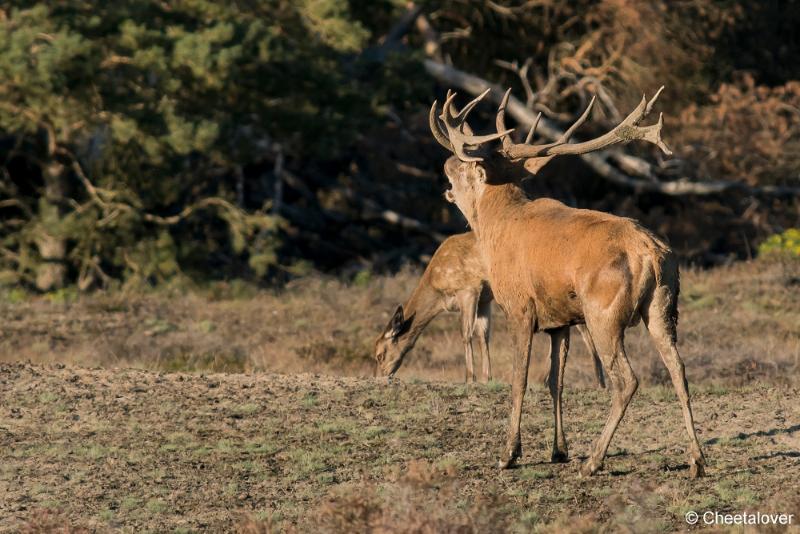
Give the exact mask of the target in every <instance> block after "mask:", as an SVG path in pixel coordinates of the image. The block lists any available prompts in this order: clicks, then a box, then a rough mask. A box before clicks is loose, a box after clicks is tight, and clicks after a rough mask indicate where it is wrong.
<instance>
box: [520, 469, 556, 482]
mask: <svg viewBox="0 0 800 534" xmlns="http://www.w3.org/2000/svg"><path fill="white" fill-rule="evenodd" d="M553 476H554V475H553V473H552V472H551V471H546V470H544V469H534V468H531V467H527V468H524V469H521V470H520V473H519V479H520V480H547V479H549V478H553Z"/></svg>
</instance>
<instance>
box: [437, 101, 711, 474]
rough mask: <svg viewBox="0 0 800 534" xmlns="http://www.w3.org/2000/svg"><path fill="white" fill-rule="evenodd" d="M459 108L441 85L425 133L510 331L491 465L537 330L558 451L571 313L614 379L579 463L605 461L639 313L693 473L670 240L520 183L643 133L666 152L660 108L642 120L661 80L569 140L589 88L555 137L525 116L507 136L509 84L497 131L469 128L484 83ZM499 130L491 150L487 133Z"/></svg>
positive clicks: (631, 383) (514, 433)
mask: <svg viewBox="0 0 800 534" xmlns="http://www.w3.org/2000/svg"><path fill="white" fill-rule="evenodd" d="M488 92H489V90H487V91H486V92H484V93H483V94H482V95H480V96H478V97H477V98H476V99H474V100H473V101H471V102H470V103H469V104H467V106H465V107H464V109H463V110H461V111H458V110H456V109H455V108H454V105H453V99H454V97H455V94H454V93H453V94H448V97H447V99H446V101H445V103H444V105H443V107H442V110H441V113H438V108H437V103H436V102H434V103H433V106H432V107H431V111H430V115H429V120H430V127H431V131H432V133H433V136H434V137H435V138H436V140H437V141H438V142H439V143H440V144H441V145H442V146H444V147H445V148H446V149H448V150H449V151H451V152H453V154H454V155H453V156H451V157H450V158H448V160H447V162H446V163H445V165H444V171H445V174H446V175H447V178H448V181H449V182H450V185H451V188H450V189H449V190H448V191H447V192H446V194H445V196H446V198H447V199H448V200H449V201H450V202H453V203H455V204H456V206H458V208H459V210H460V211H461V212H462V213H463V215H464V216H465V217H466V219H467V221H468V222H469V225H470V227H471V228H472V230H473V231H474V232H475V234H476V236H477V240H478V248H479V250H480V252H481V255H482V257H483V259H484V263H485V265H486V268H487V274H488V280H489V284H490V285H491V287H492V292H493V294H494V298H495V299H496V300H497V302H498V304H499V305H500V306H501V307H502V308H503V310H504V311H505V313H506V315H507V316H508V320H509V323H510V327H511V329H512V331H513V333H514V337H515V341H516V349H515V355H514V362H513V367H514V370H513V380H512V409H511V417H510V423H509V426H508V433H507V437H506V446H505V449H504V451H503V455H502V456H501V459H500V462H499V464H500V467H501V468H507V467H509V466H511V465H512V464H513V463H514V462H515V461H516V460H517V459H518V458H519V457H520V456H521V454H522V446H521V439H520V420H521V417H522V401H523V397H524V395H525V389H526V386H527V377H528V365H529V363H530V352H531V337H532V335H533V334H534V333H535V332H536V331H539V330H544V331H545V332H548V333H549V334H550V337H551V354H550V358H551V362H552V367H553V370H551V373H550V392H551V394H552V396H553V411H554V416H555V420H556V434H555V439H554V444H553V455H552V459H553V461H563V460H565V459H566V458H567V443H566V439H565V438H564V435H563V430H562V428H561V389H562V377H563V371H564V363H565V360H566V355H567V349H568V346H567V345H568V341H567V339H568V337H567V336H568V331H569V327H570V325H574V324H582V323H585V324H586V326H587V328H588V330H589V333H590V335H591V338H592V340H593V341H594V344H595V346H596V347H597V351H598V353H599V354H600V358H601V360H602V362H603V368H604V370H605V372H606V373H607V375H608V377H609V379H610V381H611V388H610V389H611V396H612V403H611V412H610V414H609V416H608V419H607V420H606V423H605V427H604V428H603V431H602V433H601V434H600V437H599V438H598V440H597V441H596V443H595V444H594V447H593V451H592V453H591V455H590V456H589V458H588V459H587V460H586V461H585V462H584V463H583V465H582V466H581V474H582V475H591V474H594V473H595V472H597V471H598V470H599V469H600V468H601V467H602V466H603V459H604V458H605V455H606V452H607V450H608V446H609V444H610V442H611V439H612V437H613V435H614V432H615V431H616V429H617V426H618V425H619V422H620V420H621V419H622V417H623V415H624V414H625V410H626V408H627V407H628V404H629V403H630V400H631V398H632V397H633V394H634V393H635V392H636V389H637V386H638V380H637V378H636V375H635V374H634V372H633V369H632V368H631V365H630V363H629V362H628V357H627V355H626V354H625V346H624V337H625V329H626V328H627V327H629V326H631V325H634V324H636V323H638V321H639V319H642V320H643V321H644V324H645V326H646V327H647V329H648V332H649V333H650V337H651V338H652V340H653V342H654V344H655V346H656V348H657V349H658V352H659V354H660V355H661V358H662V360H663V361H664V363H665V364H666V367H667V369H668V370H669V373H670V377H671V378H672V383H673V385H674V387H675V391H676V393H677V396H678V399H679V401H680V403H681V408H682V410H683V417H684V422H685V425H686V431H687V432H688V434H689V438H690V439H689V449H690V475H691V476H692V477H697V476H701V475H702V474H703V472H704V466H705V458H704V456H703V452H702V450H701V448H700V443H699V442H698V440H697V435H696V433H695V429H694V421H693V417H692V408H691V404H690V401H689V392H688V385H687V382H686V375H685V372H684V365H683V362H682V361H681V358H680V356H679V354H678V349H677V347H676V339H677V321H678V291H679V274H678V261H677V258H676V256H675V254H674V253H673V252H672V251H671V250H670V248H669V247H668V246H667V245H666V244H665V243H664V242H662V241H661V240H659V239H658V238H657V237H655V236H654V235H653V234H652V233H650V232H649V231H647V230H646V229H644V228H643V227H641V226H640V225H639V224H638V223H637V222H636V221H634V220H632V219H627V218H623V217H618V216H615V215H611V214H607V213H602V212H598V211H592V210H585V209H575V208H571V207H568V206H565V205H564V204H562V203H561V202H558V201H556V200H553V199H547V198H542V199H537V200H530V199H528V198H527V197H526V195H525V193H524V191H523V190H522V188H521V186H520V180H521V178H522V177H523V176H525V171H527V172H528V173H531V174H536V172H537V171H538V170H539V169H541V168H542V167H543V166H544V165H545V164H546V163H547V162H548V161H550V160H551V159H553V158H554V157H557V156H560V155H567V154H586V153H589V152H593V151H596V150H600V149H603V148H606V147H608V146H611V145H615V144H618V143H626V142H629V141H633V140H642V141H646V142H649V143H653V144H655V145H656V146H658V147H659V148H660V149H661V150H662V151H664V153H666V154H671V152H670V151H669V149H668V148H667V146H666V145H665V144H664V143H663V141H662V140H661V128H662V124H663V117H659V119H658V122H657V123H656V124H654V125H651V126H639V123H640V122H641V121H642V119H644V117H645V116H646V115H647V114H648V113H649V112H650V110H651V108H652V107H653V104H654V103H655V100H656V99H657V98H658V95H659V94H660V92H661V90H659V92H658V93H656V95H655V96H654V97H653V98H652V99H651V100H650V101H649V102H647V101H646V99H645V98H642V101H641V103H640V104H639V105H638V106H637V107H636V109H635V110H634V111H633V112H631V113H630V115H628V116H627V117H626V118H625V119H624V120H623V121H622V122H621V123H620V124H618V125H617V126H616V127H615V128H613V129H612V130H611V131H609V132H607V133H606V134H604V135H601V136H600V137H597V138H595V139H592V140H590V141H586V142H582V143H574V144H571V143H569V139H570V137H571V136H572V134H573V133H574V132H575V130H576V129H577V128H578V127H579V126H580V125H581V124H583V122H585V121H586V119H587V118H588V116H589V113H590V111H591V108H592V105H593V104H594V99H592V101H591V102H590V104H589V107H588V108H587V110H586V111H585V112H584V113H583V115H581V117H580V118H578V120H577V121H576V122H575V123H574V124H573V125H572V126H571V127H570V128H569V129H568V130H567V131H566V132H565V133H564V135H563V136H562V137H561V138H560V139H558V140H556V141H555V142H553V143H548V144H543V145H533V144H530V142H531V139H532V138H533V134H534V132H535V129H536V123H534V125H533V127H532V128H531V130H530V132H529V133H528V136H527V138H526V140H525V142H524V143H514V142H513V141H512V140H511V138H510V137H509V134H510V133H511V132H512V131H513V130H507V129H506V127H505V108H506V105H507V103H508V96H509V92H510V91H509V92H506V94H505V96H504V98H503V100H502V102H501V104H500V108H499V110H498V113H497V116H496V127H497V132H496V133H494V134H490V135H482V136H478V135H474V134H473V131H472V129H471V128H470V127H469V125H468V124H467V122H466V118H467V114H468V113H469V112H470V110H472V109H473V108H474V107H475V106H476V105H477V104H478V102H479V101H480V100H481V99H482V98H483V97H485V96H486V94H488ZM495 140H500V141H501V143H500V146H499V147H498V148H497V149H495V150H492V149H491V148H490V146H489V143H490V142H492V141H495Z"/></svg>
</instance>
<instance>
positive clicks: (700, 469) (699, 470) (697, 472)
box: [689, 460, 706, 478]
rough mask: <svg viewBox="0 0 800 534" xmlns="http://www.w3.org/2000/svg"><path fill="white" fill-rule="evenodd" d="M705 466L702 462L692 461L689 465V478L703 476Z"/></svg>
mask: <svg viewBox="0 0 800 534" xmlns="http://www.w3.org/2000/svg"><path fill="white" fill-rule="evenodd" d="M705 474H706V466H705V465H703V463H702V462H698V461H697V460H692V461H691V463H690V464H689V478H700V477H702V476H705Z"/></svg>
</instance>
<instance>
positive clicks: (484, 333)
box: [475, 289, 492, 382]
mask: <svg viewBox="0 0 800 534" xmlns="http://www.w3.org/2000/svg"><path fill="white" fill-rule="evenodd" d="M491 329H492V297H491V293H490V292H488V291H487V290H485V289H484V291H482V292H481V296H480V299H479V300H478V315H477V317H476V318H475V335H476V336H477V337H478V349H479V350H480V352H481V361H482V362H483V377H482V379H483V381H484V382H489V381H490V380H491V379H492V361H491V358H490V357H489V337H490V335H491Z"/></svg>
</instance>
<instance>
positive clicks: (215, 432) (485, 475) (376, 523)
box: [0, 364, 800, 532]
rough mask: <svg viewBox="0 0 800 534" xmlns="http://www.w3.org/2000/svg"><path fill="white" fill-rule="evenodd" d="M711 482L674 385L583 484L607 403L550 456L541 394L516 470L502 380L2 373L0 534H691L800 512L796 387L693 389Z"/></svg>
mask: <svg viewBox="0 0 800 534" xmlns="http://www.w3.org/2000/svg"><path fill="white" fill-rule="evenodd" d="M693 392H694V395H693V398H694V407H695V414H696V417H697V426H698V430H699V433H700V437H701V441H702V442H703V443H704V447H705V453H706V456H707V458H708V461H709V467H708V476H707V477H705V478H703V479H700V480H689V479H688V470H687V466H686V456H685V453H684V446H685V445H686V441H687V440H686V435H685V430H684V428H683V422H682V418H681V415H680V410H679V407H678V404H677V401H676V399H675V397H674V395H673V394H672V392H671V390H670V389H668V388H665V387H662V386H647V387H644V388H642V389H640V391H639V393H638V394H637V395H636V396H635V398H634V401H633V403H632V405H631V407H630V408H629V410H628V413H627V414H626V417H625V419H624V420H623V423H622V425H621V427H620V429H619V431H618V433H617V436H616V437H615V439H614V441H613V442H612V447H611V450H610V455H609V458H608V459H607V461H606V466H605V470H604V471H602V472H601V473H600V474H598V475H597V476H594V477H591V478H588V479H586V478H581V477H580V476H579V474H578V467H579V464H580V462H579V459H580V458H581V457H584V456H585V455H586V454H587V453H588V451H589V447H590V444H591V443H592V441H593V440H594V439H595V438H596V437H597V435H598V433H599V431H600V428H601V427H602V424H603V422H604V419H605V416H606V414H607V410H608V408H609V398H608V395H607V392H605V391H603V390H599V389H593V388H575V387H572V386H570V385H569V384H568V385H567V391H566V393H565V401H566V405H565V412H566V432H567V437H568V440H569V444H570V452H571V455H572V460H571V461H570V462H569V463H566V464H551V463H549V457H550V447H551V440H552V422H551V404H550V399H549V395H548V393H547V392H546V391H545V390H544V389H543V388H540V387H538V386H534V387H533V388H532V390H531V391H530V392H529V393H528V397H527V398H526V405H525V417H524V419H523V440H524V442H523V448H524V457H523V460H522V462H521V465H520V467H518V468H516V469H512V470H508V471H499V470H497V469H496V468H495V467H494V465H495V462H496V460H497V455H498V454H499V452H500V449H501V439H502V435H503V431H504V427H505V423H506V418H507V414H508V409H509V397H510V391H509V389H508V387H507V386H505V385H502V384H499V383H490V384H488V385H470V386H466V385H460V384H454V383H441V382H420V381H416V380H414V381H410V382H399V383H395V384H392V385H388V384H387V383H386V382H385V381H383V380H378V379H362V378H351V377H332V376H320V375H312V374H298V375H277V374H267V373H258V374H246V373H239V374H208V375H201V374H186V373H158V372H149V371H141V370H132V369H87V368H79V367H72V366H64V365H61V364H56V365H34V364H2V365H0V450H3V451H4V454H3V461H2V463H0V495H2V499H0V530H2V531H3V532H16V531H19V530H21V529H24V528H27V529H28V530H29V531H32V532H39V531H48V530H52V529H53V528H54V527H58V528H65V527H66V526H71V527H72V528H73V529H81V528H84V529H87V530H88V531H108V530H117V529H119V530H122V531H125V532H143V531H151V532H164V531H183V532H189V531H227V530H233V529H239V530H240V531H245V532H269V531H272V530H278V531H282V530H293V529H297V530H299V531H301V532H304V531H308V530H310V529H311V528H312V526H314V528H315V529H317V530H320V531H364V530H367V529H372V530H373V531H377V532H379V531H404V532H412V531H417V532H447V531H454V532H455V531H458V532H480V531H487V530H514V531H522V532H524V531H530V530H533V529H537V530H544V531H547V530H553V531H559V530H564V529H569V530H583V531H619V530H628V531H636V532H640V531H651V532H669V531H677V530H685V529H686V528H687V525H686V523H685V521H684V514H685V513H686V512H687V511H689V510H696V511H698V512H701V511H704V510H716V511H721V512H741V511H756V510H757V511H762V512H766V511H778V512H783V513H794V514H795V525H796V524H797V518H798V517H800V498H799V497H798V491H797V490H798V480H800V402H798V398H799V397H798V394H800V391H798V389H797V387H794V386H787V385H784V386H773V385H764V384H751V385H748V386H741V387H729V388H726V387H721V386H717V385H708V386H703V385H701V386H698V387H695V388H693Z"/></svg>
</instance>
